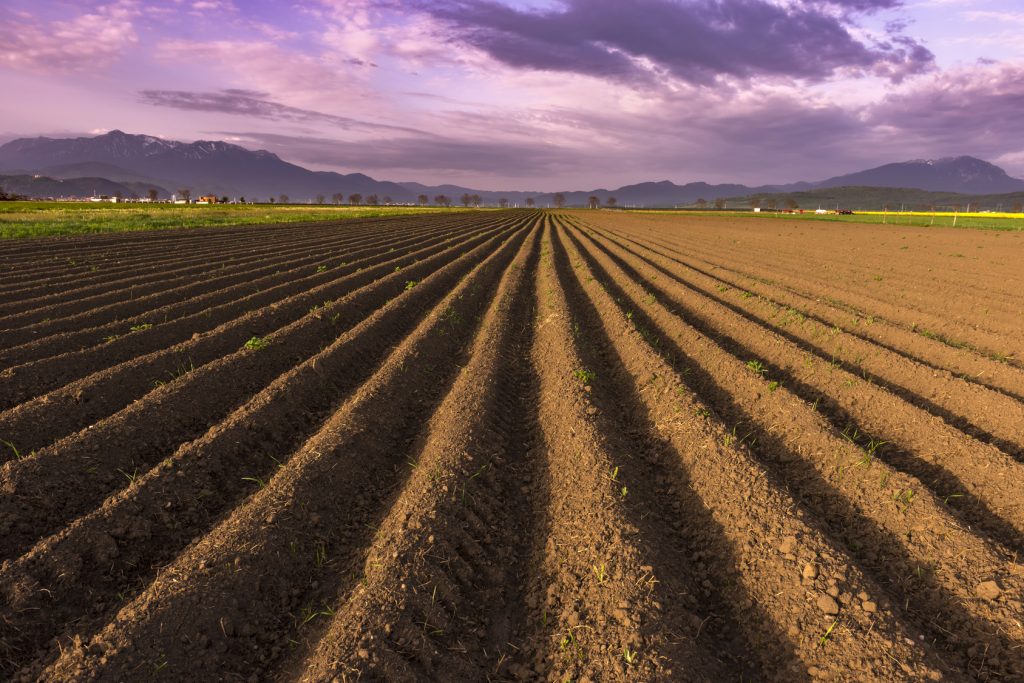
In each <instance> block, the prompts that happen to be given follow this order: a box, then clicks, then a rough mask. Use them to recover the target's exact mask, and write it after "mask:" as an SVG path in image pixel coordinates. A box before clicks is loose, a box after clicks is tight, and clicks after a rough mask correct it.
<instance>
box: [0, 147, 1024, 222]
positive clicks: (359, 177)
mask: <svg viewBox="0 0 1024 683" xmlns="http://www.w3.org/2000/svg"><path fill="white" fill-rule="evenodd" d="M0 174H3V175H0V184H3V185H4V187H5V188H6V189H8V190H9V191H13V192H19V193H22V194H29V195H32V196H89V195H91V194H92V193H93V192H94V191H95V192H97V193H102V194H114V193H115V192H121V193H122V194H124V195H125V196H133V195H140V196H142V195H145V194H146V192H147V191H148V190H149V189H150V188H153V189H156V190H157V192H158V194H159V195H160V196H161V197H167V196H169V195H170V193H172V192H178V191H179V190H180V189H188V190H189V191H190V192H192V194H193V195H194V196H198V195H201V194H215V195H218V196H222V195H227V196H230V197H239V196H245V197H247V198H249V199H262V200H266V199H268V198H270V197H278V196H279V195H282V194H285V195H288V196H289V197H290V198H291V200H292V201H309V200H312V199H313V198H314V197H316V196H317V195H324V196H325V197H326V198H328V201H330V198H331V197H332V195H334V194H336V193H342V194H344V195H345V196H346V197H348V195H350V194H354V193H359V194H362V195H363V196H367V195H370V194H376V195H378V196H379V197H380V198H381V199H383V198H384V197H390V198H391V199H392V201H394V202H396V203H404V202H414V201H415V200H416V197H417V196H418V195H421V194H425V195H427V196H428V197H430V198H431V199H433V197H434V196H436V195H438V194H444V195H447V196H448V197H450V198H452V199H453V200H454V201H458V198H459V197H460V196H461V195H463V194H477V195H479V196H480V197H481V198H482V200H483V201H484V202H485V203H497V201H498V200H499V198H505V199H508V200H509V201H510V202H512V203H514V204H515V203H519V204H521V203H522V202H524V201H525V200H526V199H527V198H528V197H532V198H534V199H535V200H536V201H537V204H538V205H540V206H544V205H546V204H549V203H551V202H552V198H553V196H554V192H553V191H538V192H522V191H509V192H494V191H485V190H474V189H472V188H466V187H461V186H457V185H436V186H431V185H423V184H420V183H415V182H408V183H395V182H389V181H380V180H375V179H373V178H371V177H369V176H367V175H364V174H362V173H351V174H342V173H334V172H331V171H311V170H309V169H306V168H303V167H301V166H298V165H296V164H292V163H289V162H287V161H284V160H283V159H281V158H280V157H278V156H277V155H276V154H273V153H271V152H268V151H266V150H257V151H252V150H248V149H246V148H244V147H241V146H239V145H234V144H231V143H227V142H223V141H206V140H200V141H197V142H192V143H185V142H177V141H173V140H164V139H162V138H158V137H153V136H150V135H132V134H128V133H124V132H122V131H119V130H114V131H111V132H109V133H105V134H103V135H98V136H95V137H79V138H46V137H37V138H20V139H17V140H13V141H11V142H8V143H7V144H5V145H2V146H0ZM37 176H38V177H37ZM850 186H861V187H876V188H877V187H883V188H910V189H915V190H925V191H930V192H944V193H959V194H973V195H980V194H985V195H992V194H1002V193H1010V192H1024V180H1020V179H1017V178H1012V177H1010V176H1009V175H1007V174H1006V172H1005V171H1004V170H1003V169H1001V168H999V167H998V166H995V165H993V164H990V163H988V162H986V161H982V160H981V159H976V158H974V157H968V156H962V157H955V158H944V159H936V160H924V159H918V160H914V161H906V162H902V163H893V164H886V165H884V166H879V167H877V168H872V169H868V170H865V171H860V172H857V173H852V174H849V175H842V176H836V177H833V178H829V179H827V180H823V181H818V182H800V183H792V184H786V185H765V186H759V187H749V186H746V185H740V184H719V185H710V184H708V183H704V182H691V183H687V184H685V185H677V184H675V183H672V182H670V181H668V180H663V181H660V182H645V183H638V184H635V185H626V186H623V187H620V188H617V189H614V190H608V189H595V190H587V191H582V190H581V191H562V194H564V195H565V197H566V201H567V203H568V204H569V205H583V204H586V203H587V200H588V198H589V197H590V196H596V197H598V199H599V200H600V201H601V202H602V203H603V202H606V201H607V199H608V198H609V197H615V198H616V199H617V201H618V203H619V205H634V206H648V207H655V206H674V205H686V204H692V203H693V202H695V201H697V200H698V199H700V198H703V199H706V200H709V201H710V200H713V199H716V198H719V197H723V198H725V197H734V198H735V197H748V196H767V195H768V194H784V193H797V192H800V193H806V192H814V191H820V190H823V189H827V188H840V187H850ZM894 200H895V201H900V200H899V199H898V198H896V199H894Z"/></svg>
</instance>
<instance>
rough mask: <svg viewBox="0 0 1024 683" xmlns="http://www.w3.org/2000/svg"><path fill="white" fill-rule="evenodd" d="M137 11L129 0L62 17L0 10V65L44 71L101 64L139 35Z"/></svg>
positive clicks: (30, 70) (128, 46) (77, 69)
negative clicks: (6, 13)
mask: <svg viewBox="0 0 1024 683" xmlns="http://www.w3.org/2000/svg"><path fill="white" fill-rule="evenodd" d="M137 15H138V8H137V3H136V2H135V1H134V0H119V1H118V2H113V3H110V4H107V5H101V6H99V7H97V8H96V9H95V10H93V11H91V12H86V13H84V14H79V15H78V16H77V17H74V18H73V19H69V20H65V21H54V22H48V23H47V22H44V21H42V20H39V19H36V18H34V17H26V16H22V17H21V18H20V19H14V18H11V17H10V16H5V17H4V19H3V21H2V22H0V66H6V67H8V68H11V69H16V70H20V71H29V72H35V73H44V74H46V73H67V72H74V71H90V70H95V69H102V68H105V67H107V66H109V65H110V64H112V63H113V62H115V61H116V60H117V59H118V58H119V57H120V56H121V55H122V54H124V52H125V51H126V50H127V49H128V48H130V47H131V46H133V45H135V44H136V42H137V41H138V37H137V36H136V33H135V27H134V24H133V19H134V18H135V17H136V16H137Z"/></svg>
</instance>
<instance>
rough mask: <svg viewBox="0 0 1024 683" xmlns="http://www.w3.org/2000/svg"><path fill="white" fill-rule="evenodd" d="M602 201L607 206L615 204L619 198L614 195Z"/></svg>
mask: <svg viewBox="0 0 1024 683" xmlns="http://www.w3.org/2000/svg"><path fill="white" fill-rule="evenodd" d="M604 203H605V204H607V205H608V206H615V205H616V204H618V203H619V200H618V199H616V198H615V197H609V198H608V199H606V200H604Z"/></svg>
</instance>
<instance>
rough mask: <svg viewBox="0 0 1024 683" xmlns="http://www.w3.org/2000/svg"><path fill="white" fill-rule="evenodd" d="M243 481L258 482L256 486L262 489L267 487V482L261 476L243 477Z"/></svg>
mask: <svg viewBox="0 0 1024 683" xmlns="http://www.w3.org/2000/svg"><path fill="white" fill-rule="evenodd" d="M242 481H251V482H252V483H254V484H256V488H260V489H263V488H266V487H267V482H265V481H263V480H262V479H260V478H259V477H242Z"/></svg>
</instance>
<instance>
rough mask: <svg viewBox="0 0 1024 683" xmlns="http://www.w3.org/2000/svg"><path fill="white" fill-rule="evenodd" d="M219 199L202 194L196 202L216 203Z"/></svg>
mask: <svg viewBox="0 0 1024 683" xmlns="http://www.w3.org/2000/svg"><path fill="white" fill-rule="evenodd" d="M219 201H220V200H219V199H217V198H216V197H214V196H213V195H212V194H211V195H204V196H202V197H200V198H199V199H197V200H196V204H216V203H218V202H219Z"/></svg>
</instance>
